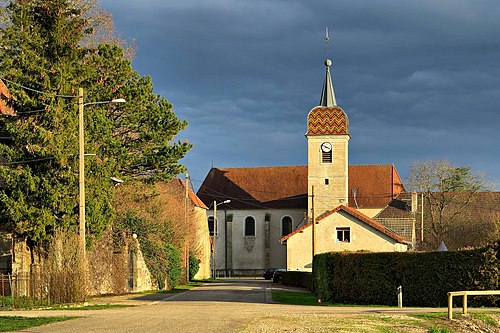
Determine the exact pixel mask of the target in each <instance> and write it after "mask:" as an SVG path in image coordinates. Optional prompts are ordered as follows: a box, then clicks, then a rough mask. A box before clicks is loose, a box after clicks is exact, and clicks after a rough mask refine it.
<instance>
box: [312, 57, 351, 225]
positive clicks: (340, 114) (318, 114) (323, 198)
mask: <svg viewBox="0 0 500 333" xmlns="http://www.w3.org/2000/svg"><path fill="white" fill-rule="evenodd" d="M331 65H332V61H331V60H329V59H327V60H325V66H326V76H325V82H324V85H323V91H322V93H321V100H320V103H319V106H316V107H315V108H313V109H312V110H311V111H310V112H309V114H308V116H307V133H306V138H307V160H308V161H307V166H308V167H307V175H308V178H307V179H308V181H307V182H308V195H309V200H308V210H309V212H310V211H311V208H312V196H313V187H314V211H315V215H316V216H319V215H321V214H323V213H324V212H326V211H328V210H332V209H335V208H336V207H338V206H339V205H347V204H348V201H347V200H348V198H347V196H348V150H349V149H348V146H349V145H348V144H349V139H350V135H349V119H348V118H347V115H346V113H345V112H344V110H342V109H341V108H340V107H338V106H337V101H336V99H335V93H334V91H333V84H332V79H331V75H330V66H331Z"/></svg>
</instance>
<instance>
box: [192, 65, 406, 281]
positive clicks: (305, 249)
mask: <svg viewBox="0 0 500 333" xmlns="http://www.w3.org/2000/svg"><path fill="white" fill-rule="evenodd" d="M325 65H326V76H325V80H324V86H323V91H322V94H321V99H320V103H319V106H317V107H315V108H313V109H312V110H311V111H310V112H309V115H308V117H307V133H306V138H307V140H308V165H307V166H277V167H257V168H212V169H211V170H210V172H209V173H208V175H207V177H206V178H205V180H204V182H203V184H202V185H201V187H200V189H199V190H198V193H197V194H198V196H199V197H200V199H201V200H202V201H203V202H204V203H205V204H206V205H207V206H208V207H209V211H208V216H209V218H208V223H209V229H210V232H211V235H212V237H213V239H214V243H216V244H217V246H216V247H215V249H214V251H215V253H216V258H215V259H216V260H215V262H216V263H217V267H216V269H217V271H218V272H219V274H221V275H228V274H258V273H259V272H261V271H263V270H265V269H266V268H269V267H277V268H287V269H294V270H295V269H299V270H310V269H311V263H312V252H313V251H314V253H320V252H327V251H344V250H347V251H357V250H367V251H374V252H379V251H406V249H407V243H408V242H406V241H405V240H404V239H403V238H402V237H400V236H399V235H397V234H396V233H394V232H393V231H391V230H389V229H387V228H386V227H385V226H384V225H382V224H381V223H380V222H378V221H376V220H374V219H373V217H375V216H376V215H377V214H379V213H380V212H381V211H382V210H383V209H384V208H386V207H387V206H388V204H389V203H390V202H391V201H392V200H393V199H394V198H396V196H397V195H398V194H400V193H402V192H404V186H403V182H402V181H401V178H400V177H399V174H398V172H397V170H396V168H395V167H394V166H393V165H348V143H349V140H350V133H349V119H348V117H347V114H346V113H345V112H344V111H343V110H342V109H341V108H340V107H338V106H337V103H336V99H335V94H334V91H333V85H332V81H331V75H330V66H331V61H330V60H326V61H325ZM227 200H231V201H230V202H229V203H224V202H226V201H227ZM222 203H223V204H222ZM214 205H217V206H218V207H217V216H216V217H215V218H214V216H213V206H214ZM312 220H315V221H316V223H317V224H316V223H314V226H317V232H316V231H315V232H314V236H313V232H312V229H313V228H312V226H313V223H312ZM313 239H314V245H313ZM313 247H314V250H313Z"/></svg>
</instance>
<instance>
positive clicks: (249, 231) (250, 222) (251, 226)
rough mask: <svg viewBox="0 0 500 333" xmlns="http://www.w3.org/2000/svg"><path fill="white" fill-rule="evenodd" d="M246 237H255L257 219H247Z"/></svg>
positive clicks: (249, 217)
mask: <svg viewBox="0 0 500 333" xmlns="http://www.w3.org/2000/svg"><path fill="white" fill-rule="evenodd" d="M246 236H250V237H251V236H255V219H254V218H253V217H251V216H248V217H247V218H246V219H245V237H246Z"/></svg>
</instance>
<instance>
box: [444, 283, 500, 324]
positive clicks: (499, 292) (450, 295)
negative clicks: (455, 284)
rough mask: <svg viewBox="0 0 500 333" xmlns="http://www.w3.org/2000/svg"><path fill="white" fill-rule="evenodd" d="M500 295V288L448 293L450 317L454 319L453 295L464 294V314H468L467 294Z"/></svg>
mask: <svg viewBox="0 0 500 333" xmlns="http://www.w3.org/2000/svg"><path fill="white" fill-rule="evenodd" d="M469 295H470V296H479V295H481V296H484V295H500V290H475V291H474V290H466V291H450V292H449V293H448V319H449V320H452V319H453V296H463V297H464V299H463V312H462V313H463V314H467V296H469Z"/></svg>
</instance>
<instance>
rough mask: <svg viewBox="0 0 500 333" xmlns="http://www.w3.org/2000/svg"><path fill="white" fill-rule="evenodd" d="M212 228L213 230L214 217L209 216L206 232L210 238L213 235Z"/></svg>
mask: <svg viewBox="0 0 500 333" xmlns="http://www.w3.org/2000/svg"><path fill="white" fill-rule="evenodd" d="M214 228H215V225H214V217H213V216H210V217H208V232H210V236H213V235H214Z"/></svg>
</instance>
